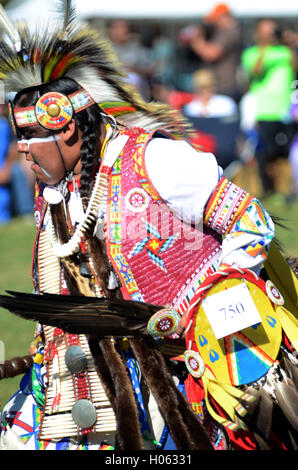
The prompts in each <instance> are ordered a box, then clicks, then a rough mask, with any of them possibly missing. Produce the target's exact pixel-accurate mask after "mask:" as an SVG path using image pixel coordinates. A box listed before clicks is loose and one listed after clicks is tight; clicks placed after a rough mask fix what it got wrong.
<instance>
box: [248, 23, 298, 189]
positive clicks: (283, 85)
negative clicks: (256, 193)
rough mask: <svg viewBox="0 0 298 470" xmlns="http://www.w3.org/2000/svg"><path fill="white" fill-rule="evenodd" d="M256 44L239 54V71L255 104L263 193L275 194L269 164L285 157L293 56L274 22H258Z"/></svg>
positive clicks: (258, 155)
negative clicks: (282, 156)
mask: <svg viewBox="0 0 298 470" xmlns="http://www.w3.org/2000/svg"><path fill="white" fill-rule="evenodd" d="M256 41H257V44H256V45H254V46H252V47H249V48H247V49H246V50H245V51H244V52H243V54H242V67H243V70H244V71H245V72H246V74H247V76H248V78H249V83H250V85H249V93H250V95H251V96H253V97H254V100H255V113H256V115H255V121H256V127H257V131H258V133H259V138H260V144H261V145H260V150H259V151H258V152H257V154H256V158H257V161H258V165H259V172H260V177H261V182H262V185H263V190H264V193H268V192H271V191H273V190H274V181H273V178H272V175H270V164H271V163H272V162H273V161H274V160H275V159H276V157H278V156H281V155H282V154H284V153H285V148H287V144H288V140H289V139H288V136H287V126H286V124H285V123H286V122H287V120H288V117H289V110H290V105H291V93H292V91H293V89H292V88H291V85H292V83H293V80H294V79H295V75H294V63H293V54H292V51H291V49H290V48H289V47H287V46H285V45H282V44H281V43H280V42H279V34H278V29H277V24H276V22H275V21H274V20H270V19H264V20H260V21H259V22H258V24H257V27H256Z"/></svg>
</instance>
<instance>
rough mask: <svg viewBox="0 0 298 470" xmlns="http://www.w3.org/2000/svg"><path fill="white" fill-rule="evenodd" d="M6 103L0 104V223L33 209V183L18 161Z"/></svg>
mask: <svg viewBox="0 0 298 470" xmlns="http://www.w3.org/2000/svg"><path fill="white" fill-rule="evenodd" d="M6 111H7V109H6V105H4V104H1V105H0V136H1V138H0V224H4V223H7V222H9V221H10V220H11V218H12V217H13V216H14V215H17V216H21V217H27V216H29V215H30V217H31V215H32V211H33V185H32V182H30V180H29V177H27V174H26V168H25V165H24V164H22V163H20V160H19V153H18V150H17V143H16V141H15V139H14V136H13V133H12V130H11V126H10V125H9V122H8V119H7V115H6Z"/></svg>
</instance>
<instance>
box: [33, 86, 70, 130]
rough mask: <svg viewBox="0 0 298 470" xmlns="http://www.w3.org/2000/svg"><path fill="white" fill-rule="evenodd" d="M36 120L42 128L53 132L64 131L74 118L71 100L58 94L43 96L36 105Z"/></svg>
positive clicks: (51, 93) (52, 93)
mask: <svg viewBox="0 0 298 470" xmlns="http://www.w3.org/2000/svg"><path fill="white" fill-rule="evenodd" d="M35 115H36V119H37V121H38V122H39V124H40V125H41V126H42V127H45V128H46V129H51V130H59V129H62V128H63V127H64V126H66V124H68V123H69V122H70V121H71V119H72V117H73V107H72V104H71V101H70V99H69V98H68V97H67V96H65V95H63V94H62V93H58V92H50V93H46V94H44V95H42V96H41V97H40V98H39V100H38V101H37V103H36V105H35Z"/></svg>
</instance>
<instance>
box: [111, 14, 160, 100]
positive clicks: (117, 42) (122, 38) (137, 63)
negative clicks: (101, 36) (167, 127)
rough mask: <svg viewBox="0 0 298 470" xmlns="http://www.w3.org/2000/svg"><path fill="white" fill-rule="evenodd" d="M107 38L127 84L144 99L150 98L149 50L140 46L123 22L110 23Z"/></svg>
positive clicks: (150, 67) (129, 28)
mask: <svg viewBox="0 0 298 470" xmlns="http://www.w3.org/2000/svg"><path fill="white" fill-rule="evenodd" d="M109 38H110V40H111V43H112V45H113V48H114V51H115V52H116V54H117V55H118V57H119V59H120V60H121V62H122V64H123V66H124V68H125V70H126V72H127V74H128V79H129V82H130V83H131V84H132V85H134V86H135V87H136V88H137V90H138V91H139V92H140V93H141V94H142V96H143V97H144V98H145V99H148V98H150V87H149V83H148V79H149V77H150V75H151V73H152V58H151V53H150V50H149V48H145V47H143V46H142V44H141V42H140V41H139V40H138V38H137V37H136V36H135V35H134V34H133V32H132V30H131V27H130V25H129V23H128V22H127V21H125V20H115V21H112V23H111V24H110V27H109Z"/></svg>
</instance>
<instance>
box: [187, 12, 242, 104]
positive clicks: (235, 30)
mask: <svg viewBox="0 0 298 470" xmlns="http://www.w3.org/2000/svg"><path fill="white" fill-rule="evenodd" d="M204 23H205V25H204V27H200V28H198V29H197V32H196V34H195V35H193V37H192V39H191V42H190V44H191V47H192V49H193V50H194V52H196V54H197V55H198V57H199V58H200V59H201V60H202V61H203V62H204V63H205V64H208V65H209V67H210V69H211V70H212V71H213V73H214V74H215V77H216V79H217V82H218V92H219V93H222V94H224V95H228V96H231V97H233V98H235V99H237V100H238V98H239V97H238V85H237V71H238V68H239V62H240V54H241V43H242V37H241V31H240V27H239V25H238V22H237V21H236V19H235V18H234V17H233V16H232V15H231V12H230V9H229V7H228V6H227V5H225V4H223V3H221V4H219V5H217V6H216V7H215V8H214V9H213V10H212V11H211V13H210V14H209V15H208V16H207V17H206V18H205V21H204ZM206 29H208V31H207V34H206Z"/></svg>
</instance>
